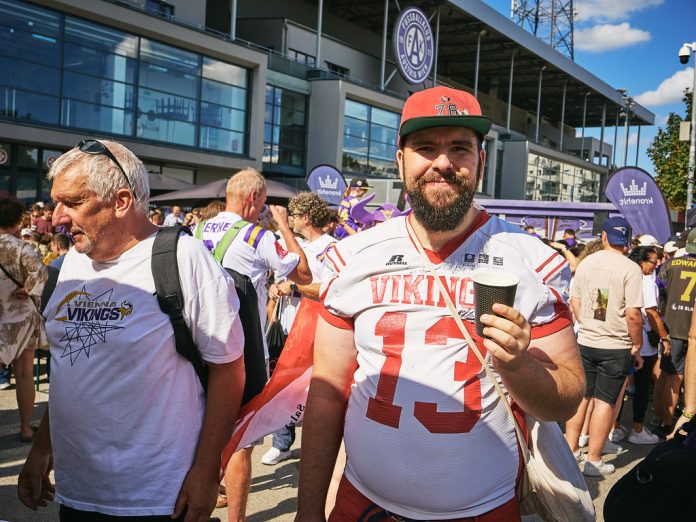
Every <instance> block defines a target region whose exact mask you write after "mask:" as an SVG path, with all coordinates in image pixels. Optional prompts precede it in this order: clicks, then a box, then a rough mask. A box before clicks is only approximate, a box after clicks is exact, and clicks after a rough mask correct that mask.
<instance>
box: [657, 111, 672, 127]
mask: <svg viewBox="0 0 696 522" xmlns="http://www.w3.org/2000/svg"><path fill="white" fill-rule="evenodd" d="M667 118H669V114H655V125H657V126H658V127H664V126H665V125H667Z"/></svg>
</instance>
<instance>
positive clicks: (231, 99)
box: [201, 79, 247, 110]
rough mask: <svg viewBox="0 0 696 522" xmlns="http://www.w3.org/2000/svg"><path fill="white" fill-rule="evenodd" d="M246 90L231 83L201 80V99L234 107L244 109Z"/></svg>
mask: <svg viewBox="0 0 696 522" xmlns="http://www.w3.org/2000/svg"><path fill="white" fill-rule="evenodd" d="M246 95H247V91H246V90H244V89H240V88H239V87H233V86H232V85H226V84H224V83H219V82H215V81H212V80H205V79H204V80H203V81H202V82H201V100H204V101H209V102H213V103H217V104H218V105H225V106H227V107H234V108H235V109H240V110H245V109H246Z"/></svg>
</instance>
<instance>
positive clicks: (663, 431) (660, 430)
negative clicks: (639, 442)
mask: <svg viewBox="0 0 696 522" xmlns="http://www.w3.org/2000/svg"><path fill="white" fill-rule="evenodd" d="M652 432H653V433H654V434H655V435H657V436H658V437H660V439H662V440H664V439H666V438H667V435H669V434H670V433H672V427H671V426H665V425H664V424H660V425H659V426H658V427H657V428H655V429H654V430H652Z"/></svg>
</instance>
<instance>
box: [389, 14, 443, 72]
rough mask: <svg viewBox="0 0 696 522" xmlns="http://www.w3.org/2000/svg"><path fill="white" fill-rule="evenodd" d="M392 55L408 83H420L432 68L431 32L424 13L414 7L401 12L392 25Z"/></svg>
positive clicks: (433, 54)
mask: <svg viewBox="0 0 696 522" xmlns="http://www.w3.org/2000/svg"><path fill="white" fill-rule="evenodd" d="M393 41H394V54H395V55H396V64H397V66H398V67H399V71H400V72H401V75H402V76H403V77H404V80H406V81H407V82H408V83H413V84H415V83H421V82H423V81H425V79H426V78H427V77H428V75H429V74H430V70H431V69H432V68H433V57H434V56H435V49H434V44H433V31H432V29H431V28H430V23H429V22H428V19H427V18H426V16H425V13H423V11H421V10H420V9H418V8H416V7H409V8H408V9H404V10H403V11H401V14H400V15H399V17H398V18H397V19H396V23H395V24H394V37H393Z"/></svg>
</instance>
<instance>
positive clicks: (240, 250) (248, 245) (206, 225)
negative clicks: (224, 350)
mask: <svg viewBox="0 0 696 522" xmlns="http://www.w3.org/2000/svg"><path fill="white" fill-rule="evenodd" d="M240 219H242V218H241V216H238V215H237V214H235V213H234V212H220V213H219V214H218V215H217V216H215V217H214V218H211V219H208V220H206V221H204V222H202V223H199V224H198V226H199V227H200V226H202V227H203V230H202V237H203V244H205V246H206V248H208V250H210V251H211V252H212V251H213V250H215V246H216V245H217V244H218V243H219V242H220V241H221V240H222V237H223V236H224V235H225V232H227V230H228V229H229V228H230V227H231V226H232V225H234V224H235V223H236V222H237V221H239V220H240ZM299 262H300V256H298V255H297V254H295V253H293V252H287V251H286V250H285V249H284V248H283V247H282V246H281V244H280V243H279V242H278V241H277V240H276V237H275V236H274V235H273V233H272V232H271V231H270V230H268V229H265V228H263V227H261V226H259V225H254V224H253V223H250V224H248V225H246V226H245V227H244V228H242V229H241V230H240V231H239V232H238V233H237V235H236V236H235V238H234V241H232V244H231V245H230V247H229V248H228V249H227V252H225V257H223V259H222V266H224V267H225V268H231V269H232V270H236V271H237V272H239V273H240V274H243V275H245V276H248V277H249V278H250V279H251V282H252V284H253V285H254V290H256V295H257V297H258V300H259V318H260V319H261V328H262V329H263V327H264V325H265V324H266V304H267V303H268V288H267V287H266V282H267V280H268V274H269V273H270V271H274V272H275V273H276V274H277V275H278V277H282V278H285V277H287V275H288V274H289V273H290V272H292V271H293V270H294V269H295V267H296V266H297V264H298V263H299ZM264 351H265V353H266V359H268V347H267V346H266V339H265V336H264Z"/></svg>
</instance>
